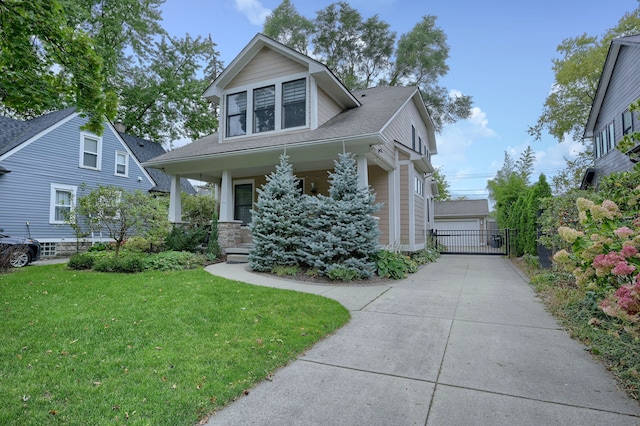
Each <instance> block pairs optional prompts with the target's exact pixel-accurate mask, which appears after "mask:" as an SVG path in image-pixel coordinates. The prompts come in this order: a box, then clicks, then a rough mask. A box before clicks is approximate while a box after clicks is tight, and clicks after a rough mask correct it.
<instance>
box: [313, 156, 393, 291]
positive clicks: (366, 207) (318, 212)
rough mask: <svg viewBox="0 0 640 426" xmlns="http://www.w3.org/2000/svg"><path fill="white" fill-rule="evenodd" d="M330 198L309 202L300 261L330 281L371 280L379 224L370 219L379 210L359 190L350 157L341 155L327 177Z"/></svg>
mask: <svg viewBox="0 0 640 426" xmlns="http://www.w3.org/2000/svg"><path fill="white" fill-rule="evenodd" d="M329 184H330V188H329V196H328V197H327V196H323V195H319V196H318V197H316V198H315V199H314V198H312V197H309V198H308V202H307V210H308V211H309V219H308V224H307V226H306V227H305V229H306V233H305V241H304V243H305V244H304V248H303V250H302V251H301V257H302V258H303V259H304V262H305V264H307V265H308V266H310V267H312V268H315V269H317V270H318V272H319V273H320V274H322V275H327V276H328V277H330V278H332V279H342V280H347V281H349V280H352V279H365V278H369V277H371V276H372V275H373V274H374V272H375V260H374V258H375V254H376V253H377V251H378V236H379V234H380V231H379V229H378V224H377V223H376V220H375V219H374V217H373V216H372V214H373V213H375V212H376V211H378V210H379V209H380V207H381V205H379V204H374V201H375V195H374V194H373V193H372V192H371V189H370V188H368V187H367V188H360V187H358V175H357V170H356V162H355V159H354V157H353V155H352V154H349V153H345V154H341V155H340V156H339V158H338V161H335V169H334V172H333V173H331V172H330V173H329Z"/></svg>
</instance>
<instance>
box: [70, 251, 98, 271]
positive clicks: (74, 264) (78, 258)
mask: <svg viewBox="0 0 640 426" xmlns="http://www.w3.org/2000/svg"><path fill="white" fill-rule="evenodd" d="M93 263H94V256H92V255H91V254H90V253H74V254H72V255H71V257H70V258H69V262H68V263H67V266H68V267H69V268H71V269H77V270H82V269H91V268H93Z"/></svg>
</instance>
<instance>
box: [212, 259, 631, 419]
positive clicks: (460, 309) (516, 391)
mask: <svg viewBox="0 0 640 426" xmlns="http://www.w3.org/2000/svg"><path fill="white" fill-rule="evenodd" d="M245 267H246V266H245V265H227V264H217V265H212V266H209V267H207V270H208V271H209V272H211V273H212V274H214V275H219V276H223V277H226V278H230V279H234V280H238V281H243V282H248V283H253V284H258V285H266V286H272V287H278V288H286V289H292V290H298V291H304V292H310V293H315V294H319V295H323V296H326V297H329V298H332V299H335V300H337V301H339V302H341V303H342V304H344V306H346V307H347V308H348V309H349V310H350V311H351V315H352V319H351V321H350V322H349V323H348V324H347V325H346V326H345V327H343V328H342V329H340V330H339V331H338V332H337V333H336V334H335V335H333V336H330V337H329V338H327V339H325V340H323V341H321V342H319V343H318V344H316V345H315V346H314V347H313V348H312V349H311V350H309V351H308V352H307V353H305V354H303V355H302V356H301V357H300V358H299V359H298V360H296V361H295V362H293V363H292V364H290V365H289V366H287V367H285V368H282V369H280V370H278V371H277V372H276V373H275V375H274V378H273V380H272V381H265V382H263V383H260V384H259V385H257V386H256V387H255V388H254V389H252V390H251V392H250V393H249V395H247V396H244V397H242V398H240V399H239V400H237V401H236V402H234V403H232V404H231V405H229V406H227V407H226V408H224V409H223V410H221V411H220V412H218V413H216V414H215V415H214V416H212V417H211V418H210V419H209V422H208V423H207V425H209V426H213V425H279V426H281V425H349V426H350V425H434V426H441V425H456V426H458V425H492V426H493V425H509V426H513V425H536V426H537V425H605V424H606V425H640V405H639V404H638V403H637V402H636V401H634V400H633V399H631V398H629V397H627V396H626V395H625V394H624V393H623V392H622V391H619V390H618V389H617V388H616V383H615V381H614V379H612V378H611V376H610V375H609V374H608V373H607V371H606V370H605V369H604V367H603V366H602V365H601V364H599V363H597V362H595V361H594V360H593V359H592V357H591V356H590V354H589V353H588V352H586V351H585V348H584V347H583V346H582V345H580V344H579V343H577V342H576V341H574V340H572V339H571V338H570V337H569V335H568V334H567V332H565V331H563V330H562V329H561V328H560V327H559V325H558V324H557V322H556V321H555V320H554V319H553V318H552V317H551V316H550V315H549V314H548V313H547V312H546V311H545V309H544V306H543V305H542V303H541V302H540V301H539V299H538V298H537V297H536V295H535V293H534V292H533V290H532V289H531V288H530V286H529V285H528V283H527V280H526V277H524V276H523V275H522V274H521V273H520V272H519V271H518V270H516V268H515V267H514V266H513V265H512V264H511V262H510V261H509V260H507V259H504V258H501V257H497V256H455V255H449V256H443V257H441V258H440V259H439V260H438V261H437V262H436V263H433V264H429V265H426V266H425V267H423V268H421V270H420V271H418V272H417V273H416V274H413V275H412V276H411V277H410V278H408V279H406V280H403V281H398V282H392V283H389V284H387V285H378V286H326V285H324V286H323V285H312V284H305V283H295V282H291V281H287V280H278V279H274V278H271V277H265V276H263V275H258V274H252V273H250V272H248V271H247V270H246V269H245Z"/></svg>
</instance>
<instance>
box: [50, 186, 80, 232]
mask: <svg viewBox="0 0 640 426" xmlns="http://www.w3.org/2000/svg"><path fill="white" fill-rule="evenodd" d="M50 186H51V190H50V192H49V223H50V224H64V223H67V222H66V221H65V220H56V193H57V191H61V192H70V193H71V205H70V206H69V208H70V209H73V206H75V204H76V196H77V194H78V187H77V186H74V185H64V184H59V183H51V184H50Z"/></svg>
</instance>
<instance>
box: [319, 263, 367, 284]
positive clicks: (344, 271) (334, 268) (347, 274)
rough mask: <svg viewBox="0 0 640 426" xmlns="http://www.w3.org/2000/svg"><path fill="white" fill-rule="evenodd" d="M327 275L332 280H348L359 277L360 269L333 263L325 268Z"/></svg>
mask: <svg viewBox="0 0 640 426" xmlns="http://www.w3.org/2000/svg"><path fill="white" fill-rule="evenodd" d="M327 277H329V278H330V279H332V280H334V281H345V282H350V281H353V280H356V279H359V278H360V271H359V270H357V269H354V268H351V267H348V266H344V265H340V264H335V263H334V264H333V265H331V266H329V268H328V269H327Z"/></svg>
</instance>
